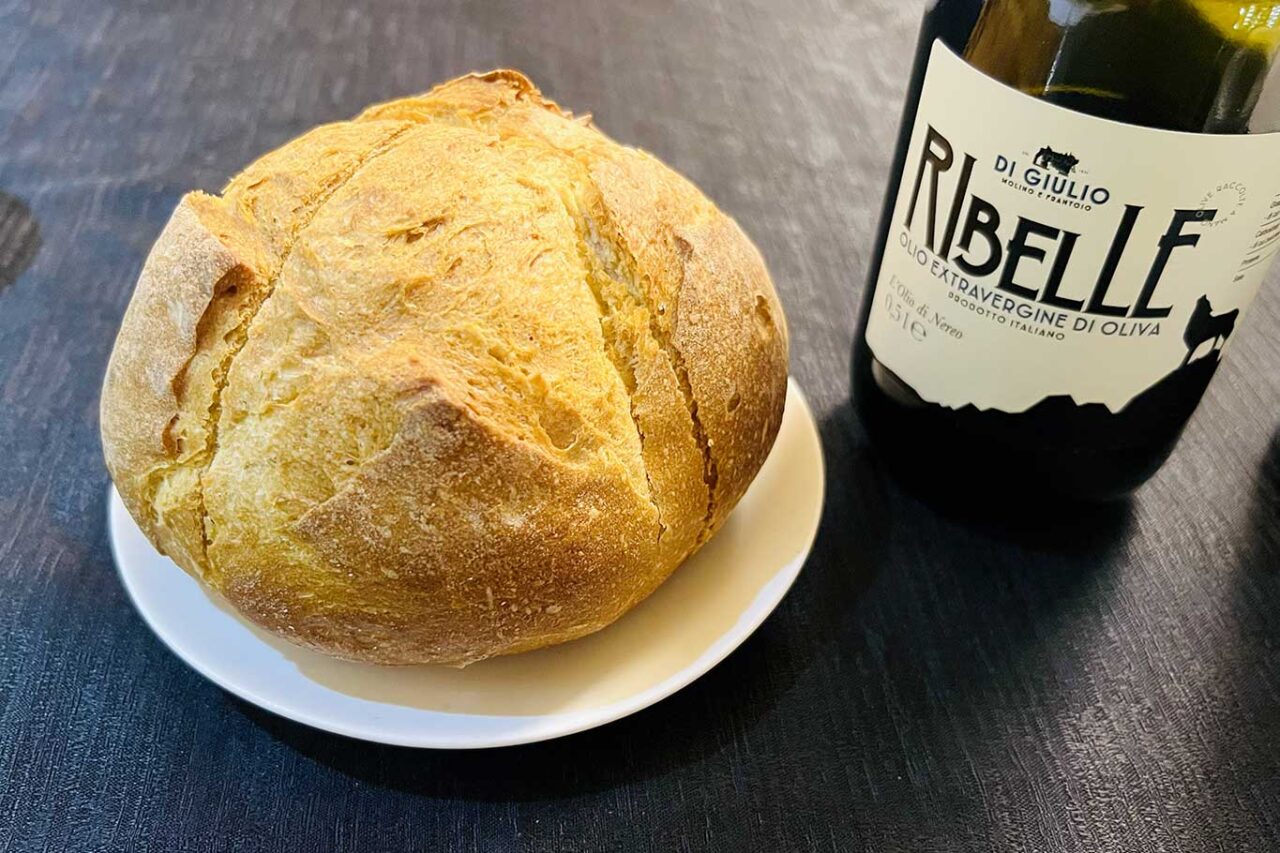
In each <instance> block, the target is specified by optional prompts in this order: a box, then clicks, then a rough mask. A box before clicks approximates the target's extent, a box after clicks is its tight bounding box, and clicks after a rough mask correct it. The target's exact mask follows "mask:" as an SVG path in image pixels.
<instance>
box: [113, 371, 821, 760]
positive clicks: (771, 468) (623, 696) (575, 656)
mask: <svg viewBox="0 0 1280 853" xmlns="http://www.w3.org/2000/svg"><path fill="white" fill-rule="evenodd" d="M823 486H824V473H823V467H822V449H821V446H820V443H819V439H818V432H817V428H816V426H815V424H814V420H813V414H812V412H811V411H810V410H809V407H808V405H807V403H806V402H805V400H804V397H803V396H802V395H801V393H800V389H799V388H798V387H797V386H796V384H795V382H794V381H793V382H792V383H791V385H790V388H789V389H788V393H787V406H786V414H785V415H784V417H783V420H782V429H781V431H780V432H779V434H778V440H777V443H776V444H775V445H774V448H773V451H772V453H771V454H770V456H769V458H768V460H767V461H766V462H765V464H764V467H763V468H762V469H761V470H760V474H759V475H758V476H757V477H756V480H755V482H754V483H753V484H752V485H751V488H750V489H749V490H748V491H747V494H746V496H745V497H744V498H743V499H742V501H741V503H739V505H738V507H737V508H736V509H735V510H734V512H733V515H732V516H730V518H729V520H728V521H727V522H726V523H725V526H724V527H723V528H722V529H721V531H720V533H718V534H717V535H716V536H715V538H714V539H712V540H711V542H709V543H708V544H707V545H706V546H705V547H704V548H703V549H702V550H701V551H700V552H699V553H698V554H697V555H695V556H694V557H693V558H692V559H691V560H689V561H688V562H687V563H685V565H683V566H681V567H680V568H679V569H677V570H676V572H675V574H674V575H672V577H671V579H670V580H668V581H667V582H666V583H664V584H663V585H662V586H661V587H660V588H659V589H658V590H657V592H655V593H654V594H653V595H651V596H650V597H649V598H648V599H646V600H645V601H644V602H642V603H641V604H640V605H639V606H638V607H636V608H635V609H634V610H632V611H631V612H630V613H628V614H627V615H626V616H624V617H622V618H621V619H619V620H618V621H617V622H615V623H614V624H613V625H611V626H609V627H608V628H606V629H604V630H603V631H600V632H598V633H596V634H593V635H591V636H589V637H585V638H583V639H581V640H576V641H574V642H572V643H566V644H564V645H560V646H555V647H552V648H549V649H542V650H539V651H536V652H528V653H526V654H521V655H513V656H510V657H503V658H495V659H492V660H487V661H482V662H480V663H477V664H473V665H471V666H469V667H467V668H466V669H452V668H449V667H442V666H411V667H380V666H373V665H369V664H358V663H350V662H347V661H340V660H334V659H332V658H329V657H326V656H324V655H320V654H317V653H315V652H311V651H308V650H306V649H302V648H298V647H296V646H293V645H291V644H290V643H288V642H285V641H284V640H281V639H278V638H276V637H274V636H271V635H269V634H267V633H265V632H263V631H260V630H258V629H257V628H255V627H254V626H252V625H250V624H249V623H248V622H246V621H244V620H243V619H241V618H240V617H238V616H237V615H236V614H235V613H234V612H233V611H232V610H231V608H230V606H229V605H228V604H227V603H226V602H225V601H224V600H223V599H222V598H221V596H219V595H218V594H217V593H215V592H212V591H211V590H208V589H206V588H205V587H204V586H203V585H201V584H200V583H199V582H198V581H196V580H194V579H193V578H191V577H190V576H189V575H187V574H186V573H185V572H183V571H182V570H181V569H179V568H178V567H177V566H176V565H174V564H173V563H172V562H170V560H169V559H168V558H167V557H164V556H162V555H161V554H160V553H158V552H157V551H156V550H155V549H154V548H153V547H152V546H151V543H149V542H148V541H147V539H146V537H144V536H143V534H142V532H141V531H140V530H139V529H138V527H137V525H136V524H134V522H133V519H132V518H131V517H130V516H129V513H128V511H126V510H125V508H124V505H123V504H122V503H121V502H120V496H119V495H118V494H116V492H115V490H114V489H113V490H112V491H111V495H110V512H109V525H110V532H111V546H112V551H113V553H114V554H115V559H116V565H117V566H118V567H119V569H120V577H121V579H122V580H123V581H124V585H125V588H126V589H127V590H128V591H129V595H130V597H131V598H132V599H133V603H134V605H135V606H136V607H137V608H138V612H140V613H141V614H142V617H143V618H144V619H145V620H146V622H147V624H148V625H150V626H151V629H152V630H153V631H155V633H156V635H157V636H158V637H159V638H160V639H161V640H162V641H163V642H164V643H165V644H166V645H167V646H168V647H169V648H170V649H172V650H173V652H174V653H175V654H176V655H178V657H180V658H182V660H184V661H186V662H187V663H188V664H189V665H190V666H191V667H192V668H193V669H195V670H196V672H199V673H200V674H201V675H203V676H205V677H206V678H208V679H209V680H210V681H212V682H214V683H215V684H217V685H219V686H220V687H222V688H223V689H225V690H228V691H230V692H231V693H234V694H236V695H237V696H239V697H241V698H243V699H245V700H247V701H249V702H252V703H253V704H255V705H258V706H259V707H262V708H265V709H266V710H268V711H272V712H274V713H276V714H279V715H281V716H283V717H288V718H289V719H292V720H296V721H298V722H300V723H305V724H306V725H309V726H314V727H316V728H319V729H325V730H327V731H331V732H336V733H337V734H341V735H347V736H349V737H355V738H361V739H364V740H370V741H378V742H381V743H390V744H398V745H402V746H417V747H435V748H442V749H465V748H477V747H492V746H506V745H510V744H517V743H528V742H531V741H537V740H545V739H547V738H553V737H559V736H561V735H567V734H570V733H572V732H577V731H582V730H583V729H589V728H592V727H594V726H599V725H603V724H604V723H608V722H610V721H612V720H616V719H618V718H619V717H624V716H626V715H627V714H632V713H634V712H636V711H638V710H640V709H641V708H644V707H647V706H649V705H652V704H653V703H654V702H657V701H658V700H660V699H663V698H665V697H667V696H670V695H671V694H672V693H674V692H675V691H677V690H679V689H680V688H681V687H684V686H685V685H687V684H689V683H690V682H692V681H693V680H694V679H696V678H698V677H699V676H700V675H702V674H703V673H705V672H707V671H708V670H709V669H711V668H712V667H713V666H715V665H716V664H717V663H719V662H720V661H721V660H723V659H724V657H725V656H726V655H728V654H729V652H731V651H733V650H734V649H735V648H737V647H738V645H739V644H740V643H742V641H743V640H745V639H746V638H747V637H748V636H750V635H751V632H752V631H754V630H755V629H756V628H757V627H758V626H759V625H760V623H761V622H763V621H764V619H765V617H766V616H768V615H769V613H770V612H772V611H773V609H774V608H775V607H777V605H778V602H780V601H781V600H782V597H783V596H784V595H785V594H786V592H787V590H788V589H789V588H790V586H791V583H792V581H794V580H795V579H796V575H798V574H799V573H800V567H801V566H802V565H803V564H804V561H805V558H806V557H807V556H808V554H809V549H810V547H811V545H812V544H813V539H814V535H815V534H816V532H817V529H818V519H819V516H820V515H821V513H822V498H823Z"/></svg>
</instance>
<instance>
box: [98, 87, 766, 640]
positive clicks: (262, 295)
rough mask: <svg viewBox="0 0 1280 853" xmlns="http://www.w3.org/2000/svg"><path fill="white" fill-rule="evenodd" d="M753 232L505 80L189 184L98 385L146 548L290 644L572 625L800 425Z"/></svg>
mask: <svg viewBox="0 0 1280 853" xmlns="http://www.w3.org/2000/svg"><path fill="white" fill-rule="evenodd" d="M786 359H787V337H786V329H785V324H784V321H783V315H782V311H781V308H780V306H779V305H778V302H777V298H776V296H775V294H774V291H773V286H772V284H771V282H770V281H769V277H768V273H767V271H766V269H765V266H764V263H763V261H762V260H761V258H760V256H759V253H758V252H757V251H756V250H755V248H754V247H753V246H752V245H751V243H750V241H749V240H748V239H747V238H746V236H745V235H744V234H743V233H742V231H741V230H740V229H739V228H738V227H737V225H736V224H735V223H734V222H733V221H732V220H731V219H729V218H728V217H726V216H725V215H724V214H722V213H721V212H720V211H718V210H717V209H716V208H715V207H714V205H712V204H711V203H710V202H709V201H707V200H706V199H705V197H703V196H702V195H701V193H699V192H698V191H697V189H696V188H694V187H693V186H692V185H691V184H689V183H688V182H687V181H685V180H684V179H683V178H681V177H680V176H678V175H676V174H675V173H674V172H672V171H671V170H670V169H668V168H667V167H665V166H663V165H662V164H661V163H659V162H658V161H657V160H655V159H654V158H652V157H650V156H648V155H646V154H644V153H642V152H638V151H635V150H633V149H629V148H625V147H623V146H620V145H618V144H617V143H614V142H613V141H611V140H609V139H608V138H606V137H605V136H603V135H602V134H600V133H599V132H598V131H597V130H596V129H595V128H594V127H592V126H591V125H590V122H589V120H584V119H578V118H574V117H573V116H571V115H570V114H568V113H566V112H564V111H562V110H560V109H559V108H558V107H557V106H556V105H555V104H553V103H551V102H550V101H548V100H546V99H544V98H543V97H542V96H541V95H540V94H539V93H538V91H537V90H536V89H535V88H534V87H533V85H532V84H531V83H530V82H529V81H528V80H527V79H525V78H524V77H523V76H521V75H519V74H518V73H516V72H513V71H495V72H490V73H489V74H482V75H469V76H467V77H463V78H459V79H458V80H455V81H451V82H450V83H447V84H444V85H443V86H440V87H437V88H436V89H434V90H432V91H431V92H430V93H428V94H426V95H422V96H419V97H414V98H406V99H403V100H400V101H394V102H391V103H388V104H382V105H379V106H375V107H371V108H370V109H368V110H366V111H365V112H364V113H363V114H361V115H360V116H359V117H357V118H356V119H355V120H353V121H351V122H344V123H338V124H333V125H325V126H323V127H321V128H317V129H316V130H314V131H311V132H310V133H308V134H306V135H304V136H302V137H300V138H299V139H297V140H294V141H293V142H291V143H289V144H287V145H285V146H283V147H282V148H280V149H278V150H276V151H274V152H272V153H270V154H268V155H266V156H265V157H263V158H262V159H260V160H259V161H258V162H256V163H254V164H253V165H251V166H250V167H248V168H247V169H246V170H245V171H244V172H242V173H241V174H240V175H239V176H237V177H236V178H234V179H233V180H232V181H231V183H230V184H229V185H228V186H227V188H226V190H224V193H223V195H222V196H221V197H216V196H207V195H203V194H198V193H193V194H191V195H189V196H187V197H186V198H184V199H183V201H182V203H181V204H180V205H179V207H178V209H177V210H176V211H175V213H174V216H173V218H172V220H171V221H170V223H169V225H168V226H167V227H166V228H165V231H164V232H163V233H162V234H161V236H160V238H159V240H158V241H157V243H156V246H155V248H154V249H153V251H152V253H151V255H150V257H149V258H148V260H147V263H146V265H145V266H144V269H143V272H142V275H141V277H140V279H139V283H138V287H137V290H136V292H135V294H134V298H133V301H132V303H131V304H130V307H129V309H128V311H127V313H126V315H125V318H124V321H123V324H122V327H121V331H120V335H119V338H118V339H117V342H116V347H115V350H114V352H113V354H112V358H111V362H110V365H109V367H108V371H107V377H106V381H105V383H104V388H103V400H102V433H103V445H104V449H105V453H106V457H107V463H108V467H109V469H110V471H111V474H112V477H113V479H114V480H115V482H116V484H117V487H118V488H119V490H120V493H121V495H122V497H123V498H124V501H125V504H126V506H127V507H128V508H129V511H130V512H131V513H132V514H133V516H134V517H135V518H136V519H137V520H138V522H139V524H140V526H141V527H142V528H143V530H144V531H145V532H146V533H147V535H148V536H149V537H150V538H151V540H152V541H153V542H154V543H155V544H156V545H157V547H159V548H160V549H161V550H162V551H164V552H165V553H167V554H169V555H171V556H172V557H174V559H175V561H176V562H178V563H179V565H181V566H182V567H183V568H184V569H186V570H187V571H189V572H191V573H193V574H195V575H196V576H198V577H200V578H202V579H203V580H204V581H205V582H206V583H208V584H209V585H211V586H212V587H214V588H215V589H217V590H219V591H221V592H223V593H224V594H226V595H227V597H228V598H229V599H230V600H231V601H232V602H233V603H234V604H235V605H236V606H237V607H238V608H239V609H240V610H241V611H242V612H243V613H245V614H246V615H247V616H248V617H249V618H251V619H253V620H254V621H255V622H257V623H259V624H260V625H262V626H264V627H266V628H268V629H270V630H272V631H275V632H277V633H279V634H281V635H283V636H286V637H288V638H289V639H291V640H293V641H295V642H298V643H301V644H304V645H308V646H311V647H313V648H317V649H319V650H321V651H325V652H328V653H331V654H335V655H339V656H342V657H347V658H352V659H357V660H367V661H375V662H381V663H416V662H440V663H451V664H465V663H468V662H471V661H475V660H480V659H482V658H485V657H490V656H492V655H497V654H509V653H512V652H518V651H523V650H526V649H532V648H537V647H540V646H544V645H549V644H551V643H556V642H561V641H564V640H569V639H573V638H575V637H579V636H583V635H585V634H587V633H590V632H592V631H595V630H598V629H599V628H601V627H603V626H605V625H607V624H609V623H610V622H611V621H613V620H614V619H616V618H617V617H618V616H619V615H621V614H622V613H624V612H625V611H626V610H627V609H628V608H630V607H631V606H633V605H634V604H635V603H637V602H638V601H640V600H641V599H643V598H644V597H645V596H647V595H648V594H649V593H650V592H652V591H653V589H654V588H656V587H657V585H658V584H660V583H661V582H662V581H663V580H664V579H665V578H666V577H667V576H668V575H669V574H670V572H671V571H673V570H674V569H675V567H676V566H678V565H679V564H680V563H681V562H682V561H683V560H684V559H685V558H687V557H688V555H689V554H691V553H692V552H693V551H695V550H696V549H697V548H698V547H699V546H700V545H701V544H702V543H703V542H705V541H706V539H707V538H708V537H709V536H710V535H711V534H712V533H714V532H715V530H717V529H718V528H719V527H720V525H721V524H723V522H724V520H725V518H726V517H727V516H728V514H729V512H730V510H732V508H733V506H734V504H736V502H737V501H738V500H739V498H741V496H742V494H743V492H744V491H745V490H746V488H747V486H748V485H749V484H750V482H751V480H752V478H753V477H754V476H755V474H756V472H757V471H758V469H759V467H760V465H761V464H762V463H763V461H764V458H765V456H766V455H767V454H768V451H769V449H770V447H771V446H772V444H773V440H774V437H775V435H776V433H777V430H778V426H779V424H780V422H781V415H782V407H783V401H784V396H785V385H786Z"/></svg>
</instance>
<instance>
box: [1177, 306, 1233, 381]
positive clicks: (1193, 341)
mask: <svg viewBox="0 0 1280 853" xmlns="http://www.w3.org/2000/svg"><path fill="white" fill-rule="evenodd" d="M1239 314H1240V309H1238V308H1234V309H1232V310H1230V311H1227V312H1225V313H1222V314H1215V313H1213V306H1212V305H1210V304H1209V297H1208V296H1201V297H1200V298H1199V299H1197V300H1196V307H1195V309H1194V310H1193V311H1192V312H1191V319H1190V320H1188V321H1187V329H1186V331H1185V332H1183V333H1182V341H1183V343H1185V344H1186V345H1187V357H1186V358H1184V359H1183V360H1182V364H1183V366H1186V365H1187V364H1188V363H1190V361H1191V356H1193V355H1195V352H1196V350H1197V349H1199V348H1200V345H1201V344H1203V343H1205V342H1206V341H1212V343H1211V344H1210V346H1209V352H1216V351H1217V350H1220V349H1222V347H1223V345H1224V344H1226V342H1227V338H1229V337H1231V333H1232V332H1233V331H1235V328H1236V317H1237V316H1238V315H1239Z"/></svg>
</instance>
